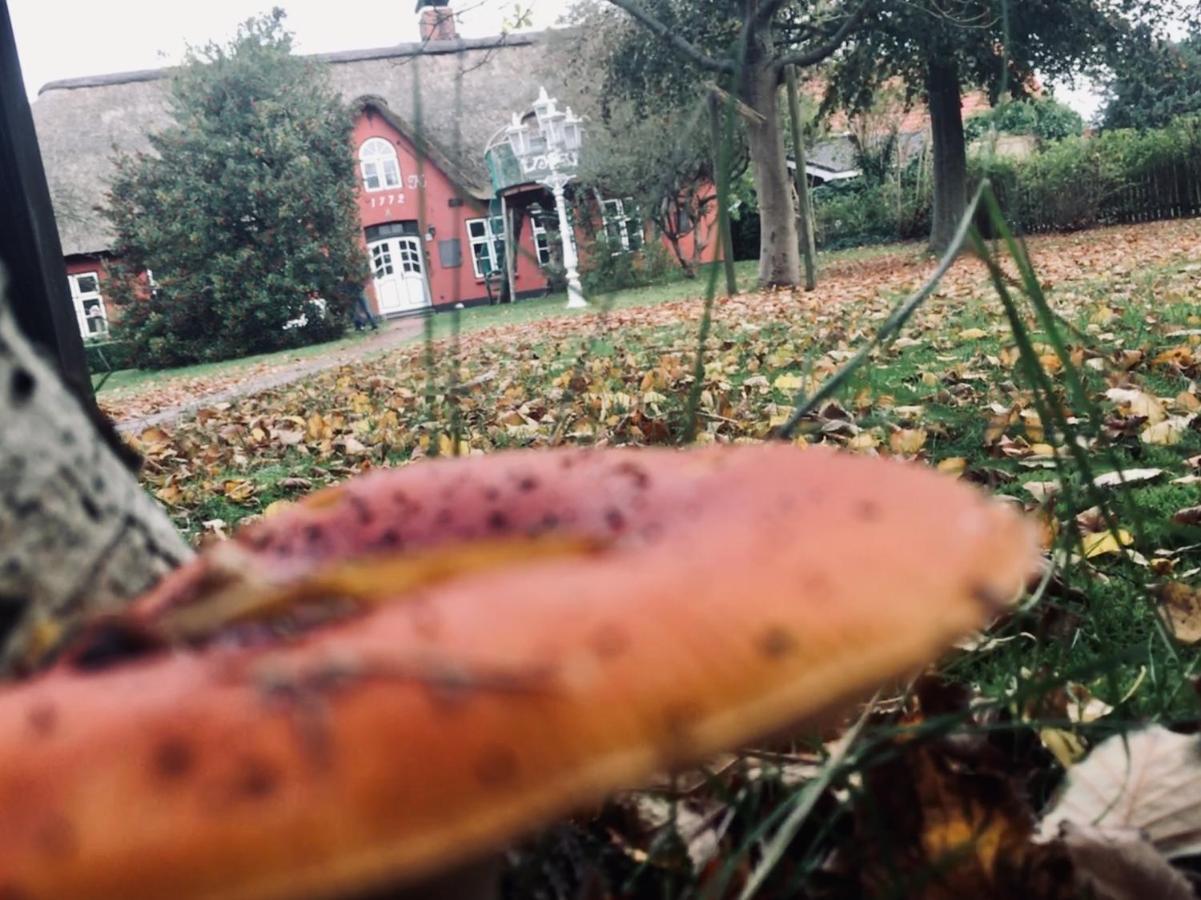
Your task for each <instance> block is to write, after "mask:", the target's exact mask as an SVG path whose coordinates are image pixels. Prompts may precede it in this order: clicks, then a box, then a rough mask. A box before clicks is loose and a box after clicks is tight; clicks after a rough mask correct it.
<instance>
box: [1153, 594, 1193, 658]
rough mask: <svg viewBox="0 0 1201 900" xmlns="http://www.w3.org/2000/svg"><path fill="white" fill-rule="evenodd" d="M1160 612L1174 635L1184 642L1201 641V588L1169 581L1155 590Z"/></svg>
mask: <svg viewBox="0 0 1201 900" xmlns="http://www.w3.org/2000/svg"><path fill="white" fill-rule="evenodd" d="M1155 597H1156V600H1158V601H1159V607H1158V612H1159V615H1160V618H1162V619H1163V620H1164V624H1166V625H1167V626H1168V629H1169V630H1170V631H1171V632H1172V635H1173V637H1175V638H1176V640H1178V641H1180V642H1181V643H1182V644H1196V643H1197V642H1198V641H1201V590H1199V589H1198V588H1195V587H1190V586H1188V585H1187V584H1181V583H1180V582H1179V581H1169V582H1166V583H1165V584H1163V585H1161V586H1160V587H1159V589H1158V590H1157V591H1156V592H1155Z"/></svg>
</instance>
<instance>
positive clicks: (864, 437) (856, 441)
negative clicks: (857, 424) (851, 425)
mask: <svg viewBox="0 0 1201 900" xmlns="http://www.w3.org/2000/svg"><path fill="white" fill-rule="evenodd" d="M879 446H880V439H879V438H878V437H876V436H875V435H874V434H872V433H871V432H870V431H861V432H859V433H858V434H857V435H855V436H854V437H853V438H851V439H850V440H849V441H847V449H848V450H855V451H857V452H860V453H863V452H866V451H868V450H875V449H876V448H877V447H879Z"/></svg>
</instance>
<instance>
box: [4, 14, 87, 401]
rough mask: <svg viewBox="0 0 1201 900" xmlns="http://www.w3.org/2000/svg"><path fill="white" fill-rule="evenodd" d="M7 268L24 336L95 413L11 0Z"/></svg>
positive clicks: (6, 131) (6, 130) (6, 162)
mask: <svg viewBox="0 0 1201 900" xmlns="http://www.w3.org/2000/svg"><path fill="white" fill-rule="evenodd" d="M0 263H3V267H4V269H5V270H6V273H7V281H8V287H7V291H6V293H7V295H8V297H9V300H10V305H11V307H12V310H13V313H14V315H15V316H16V319H17V324H18V325H20V327H21V330H22V332H24V334H25V336H26V337H28V338H29V340H30V341H31V342H32V343H33V344H34V345H35V346H36V347H38V349H40V350H42V351H43V352H44V353H45V354H46V355H47V356H48V358H50V359H52V360H54V361H55V363H57V365H58V369H59V371H60V372H61V373H62V377H63V381H64V382H65V383H66V385H67V387H69V388H70V389H71V391H72V393H74V394H75V395H76V396H77V397H79V399H80V402H82V403H83V404H84V406H85V407H86V408H88V409H89V411H90V410H92V409H94V406H95V400H94V398H93V397H92V381H91V378H90V377H89V375H88V364H87V357H86V356H85V355H84V352H83V338H81V337H80V335H79V324H78V323H77V322H76V320H75V311H74V310H73V309H72V308H71V296H70V289H69V288H68V286H67V269H66V266H65V265H64V264H63V249H62V244H61V243H60V242H59V239H58V227H57V226H56V225H55V222H54V209H53V208H52V207H51V205H50V189H49V188H48V187H47V186H46V172H45V170H44V169H43V168H42V155H41V152H40V151H39V150H38V141H37V135H36V133H35V132H34V130H33V114H32V112H31V111H30V109H29V101H28V100H27V99H26V98H25V88H24V82H23V81H22V80H21V64H20V62H19V61H18V60H17V45H16V41H15V40H14V38H13V30H12V21H11V19H10V18H9V15H8V0H0Z"/></svg>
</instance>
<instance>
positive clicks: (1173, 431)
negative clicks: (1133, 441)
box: [1139, 416, 1192, 447]
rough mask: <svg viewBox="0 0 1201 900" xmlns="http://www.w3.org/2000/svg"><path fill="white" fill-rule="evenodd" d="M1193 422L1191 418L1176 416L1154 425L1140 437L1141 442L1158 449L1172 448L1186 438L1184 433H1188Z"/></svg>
mask: <svg viewBox="0 0 1201 900" xmlns="http://www.w3.org/2000/svg"><path fill="white" fill-rule="evenodd" d="M1191 422H1192V417H1191V416H1175V417H1173V418H1171V419H1165V420H1164V421H1162V422H1160V423H1159V424H1158V425H1152V426H1151V427H1150V428H1147V429H1146V430H1144V431H1143V433H1142V434H1141V435H1139V438H1140V440H1142V442H1143V443H1144V444H1151V445H1152V446H1157V447H1172V446H1175V445H1176V444H1179V443H1180V441H1181V440H1182V439H1183V438H1184V433H1185V432H1186V431H1188V427H1189V425H1190V423H1191Z"/></svg>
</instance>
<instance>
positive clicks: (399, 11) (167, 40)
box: [8, 0, 1097, 118]
mask: <svg viewBox="0 0 1201 900" xmlns="http://www.w3.org/2000/svg"><path fill="white" fill-rule="evenodd" d="M273 5H276V4H275V3H273V2H272V0H187V2H179V0H57V2H56V0H9V3H8V6H9V11H10V13H11V15H12V20H13V30H14V31H15V33H16V38H17V50H18V52H19V54H20V57H21V71H22V74H23V76H24V79H25V87H26V91H27V92H28V94H29V97H30V99H31V100H32V99H33V98H34V97H35V96H36V95H37V91H38V88H40V87H41V86H42V85H44V84H45V83H46V82H48V81H55V80H57V79H60V78H74V77H78V76H80V75H97V74H101V73H106V72H125V71H129V70H132V69H150V68H158V67H160V66H165V65H170V64H172V63H175V62H178V61H179V59H180V58H181V56H182V55H183V51H184V47H185V46H186V45H187V44H189V43H192V44H204V43H207V42H208V41H210V40H215V41H218V42H225V41H227V40H228V39H229V38H230V37H232V36H233V33H234V31H235V30H236V28H237V26H238V23H239V22H241V21H243V20H245V19H247V18H249V17H250V16H253V15H256V14H258V13H261V12H266V11H267V10H269V9H270V8H271V6H273ZM278 5H280V6H282V7H284V9H286V10H287V12H288V18H287V25H288V27H289V28H290V29H291V30H292V31H293V32H294V33H295V36H296V47H297V49H298V50H299V51H300V52H302V53H324V52H328V51H332V50H355V49H364V48H367V47H384V46H387V45H389V44H395V43H399V42H402V41H416V40H418V34H417V16H416V14H415V13H414V12H413V7H414V5H415V2H414V0H278ZM569 5H570V0H520V7H521V8H523V9H529V10H530V12H531V16H532V20H533V21H532V23H531V24H532V27H535V28H546V27H549V26H552V25H554V24H555V22H556V21H557V20H558V18H559V16H560V15H561V14H562V13H563V12H564V10H566V9H567V8H568V6H569ZM517 7H518V2H517V0H457V3H456V8H457V9H459V10H461V18H460V22H459V31H460V33H461V34H462V35H463V36H464V37H485V36H487V35H493V34H498V33H499V32H500V31H501V29H502V27H503V26H504V23H505V21H506V20H510V21H511V20H512V18H513V16H514V11H515V9H516V8H517ZM1056 93H1057V96H1059V98H1060V99H1061V100H1063V101H1064V102H1066V103H1068V104H1069V105H1071V106H1073V107H1074V108H1076V109H1077V111H1079V112H1080V113H1081V114H1083V115H1084V116H1085V117H1086V118H1090V117H1091V115H1092V113H1093V112H1094V111H1095V109H1096V106H1097V97H1096V94H1095V92H1094V91H1093V90H1092V88H1091V87H1090V86H1088V85H1081V86H1080V87H1078V88H1077V89H1076V90H1069V89H1067V88H1066V87H1065V86H1059V89H1058V90H1057V91H1056Z"/></svg>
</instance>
